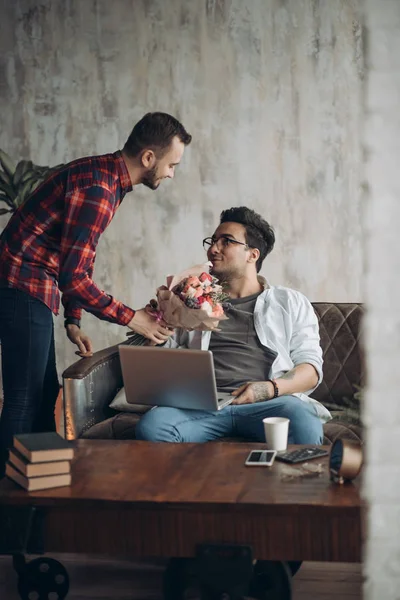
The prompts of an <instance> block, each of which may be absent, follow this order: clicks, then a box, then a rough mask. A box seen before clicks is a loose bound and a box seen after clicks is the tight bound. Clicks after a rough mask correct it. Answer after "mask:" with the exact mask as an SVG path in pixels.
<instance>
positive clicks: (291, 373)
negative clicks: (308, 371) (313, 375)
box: [279, 369, 296, 379]
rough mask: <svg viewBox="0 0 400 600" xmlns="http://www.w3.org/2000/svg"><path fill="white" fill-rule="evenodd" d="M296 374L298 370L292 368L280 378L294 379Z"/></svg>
mask: <svg viewBox="0 0 400 600" xmlns="http://www.w3.org/2000/svg"><path fill="white" fill-rule="evenodd" d="M295 375H296V371H295V370H294V369H292V370H291V371H286V373H284V374H283V375H281V376H280V378H279V379H294V378H295Z"/></svg>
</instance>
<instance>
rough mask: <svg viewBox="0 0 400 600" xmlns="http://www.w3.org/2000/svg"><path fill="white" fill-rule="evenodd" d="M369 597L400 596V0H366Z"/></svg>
mask: <svg viewBox="0 0 400 600" xmlns="http://www.w3.org/2000/svg"><path fill="white" fill-rule="evenodd" d="M365 5H366V27H367V40H368V43H367V49H368V54H367V61H368V70H367V72H368V76H367V85H366V89H365V113H366V120H365V129H364V131H365V137H364V141H365V157H366V163H365V167H366V168H365V180H366V186H365V190H366V191H365V197H364V202H365V204H366V206H367V221H366V230H365V243H366V263H367V277H366V297H367V299H368V316H367V320H366V343H367V350H368V367H369V389H368V393H367V397H366V402H365V415H364V421H365V424H366V427H367V448H366V453H367V461H366V462H367V464H366V469H365V485H364V492H365V496H366V498H367V500H368V502H369V506H370V509H369V518H368V543H367V548H366V555H365V577H366V583H365V598H366V600H381V599H384V600H397V599H398V598H400V561H399V558H400V537H399V523H400V467H399V446H398V444H399V439H400V402H399V389H400V370H399V359H400V312H399V305H400V283H399V273H400V241H399V223H400V180H399V164H400V113H399V102H400V2H399V1H398V0H386V1H385V2H383V3H376V1H375V0H366V2H365Z"/></svg>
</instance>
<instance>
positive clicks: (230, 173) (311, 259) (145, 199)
mask: <svg viewBox="0 0 400 600" xmlns="http://www.w3.org/2000/svg"><path fill="white" fill-rule="evenodd" d="M0 7H1V13H0V14H1V15H2V25H1V27H2V32H1V36H0V45H1V48H0V49H1V52H0V115H1V128H0V147H1V148H4V149H5V150H7V151H8V152H9V153H10V154H11V155H13V156H14V157H15V158H18V159H19V158H28V157H29V158H32V159H33V160H34V162H37V163H39V164H56V163H59V162H63V161H68V160H71V159H73V158H76V157H78V156H80V155H87V154H92V153H102V152H108V151H114V150H115V149H116V148H119V147H121V146H122V144H123V143H124V141H125V138H126V136H127V134H128V133H129V131H130V129H131V127H132V126H133V124H134V123H135V121H136V120H138V119H139V118H140V117H141V116H142V115H143V114H144V113H145V112H146V111H148V110H165V111H169V112H171V113H173V114H175V115H176V116H178V117H179V118H181V119H182V121H183V122H184V124H185V126H186V127H187V128H188V130H189V131H190V132H191V133H192V134H193V135H194V141H193V143H192V146H191V147H190V148H189V149H188V151H187V153H186V156H185V157H184V160H183V164H182V166H181V167H180V168H179V170H178V174H177V177H176V180H175V181H174V182H168V183H167V184H165V185H164V186H163V187H162V189H160V190H159V191H157V192H156V193H154V192H151V191H149V190H145V189H136V190H135V191H134V192H133V193H132V194H130V195H129V196H127V197H126V199H125V201H124V204H123V206H122V208H121V210H120V211H119V213H118V214H117V216H116V218H115V219H114V221H113V222H112V224H111V226H110V227H109V229H108V230H107V232H106V234H105V235H104V236H103V238H102V239H101V242H100V244H99V249H98V258H97V263H96V270H95V279H96V281H97V282H98V283H99V284H100V285H101V286H102V287H103V288H104V289H105V290H106V291H108V292H109V293H112V294H113V295H115V296H116V297H118V299H120V300H123V301H125V302H127V303H130V304H131V305H132V306H133V307H139V306H141V305H143V304H144V303H145V301H146V300H147V299H148V298H149V297H151V295H152V293H153V290H154V289H155V288H156V286H157V285H159V284H160V283H163V277H164V275H165V274H167V273H170V272H173V271H176V270H180V269H182V268H185V267H187V266H189V265H190V264H192V263H194V262H197V261H199V260H200V259H202V257H203V253H202V249H201V239H202V238H203V237H204V236H205V235H209V234H210V233H212V231H213V228H214V226H215V224H216V223H217V218H218V215H219V213H220V211H221V210H222V209H223V208H227V207H230V206H232V205H238V204H247V205H249V206H251V207H253V208H255V209H256V210H258V211H260V212H261V213H262V214H263V215H265V216H266V218H268V219H269V220H270V221H271V223H272V224H273V225H274V226H275V228H276V232H277V246H276V249H275V251H274V252H273V254H272V256H271V258H269V259H268V261H267V262H266V263H265V266H264V268H263V273H264V274H266V275H267V276H268V278H269V280H270V281H271V282H273V283H281V284H284V285H289V286H293V287H295V288H298V289H301V290H302V291H303V292H305V293H306V294H307V295H308V296H309V297H310V299H312V300H332V301H333V300H336V301H339V300H342V301H360V300H361V292H360V281H361V272H362V257H361V219H360V162H361V157H360V143H359V138H360V124H359V110H360V95H361V89H362V81H361V80H362V71H363V58H362V38H361V27H360V25H359V22H358V10H357V9H358V2H357V1H356V0H335V1H334V2H328V0H321V1H320V2H319V1H318V0H286V1H285V0H251V2H243V1H242V0H196V1H193V0H192V1H189V0H168V1H165V0H113V2H109V1H108V0H84V1H82V0H80V1H78V0H69V1H66V0H19V1H18V2H10V1H9V0H0ZM57 329H58V331H57V340H58V343H57V345H58V355H59V365H60V368H62V367H64V366H65V365H66V364H68V363H69V362H71V360H72V358H73V353H72V348H69V347H68V345H67V343H66V342H65V339H64V335H63V333H62V324H61V320H60V319H59V323H58V325H57ZM85 329H86V330H87V331H89V333H90V334H91V335H92V336H93V338H94V340H95V343H96V347H98V348H99V347H103V346H105V345H106V344H109V343H112V342H114V341H115V340H116V339H117V335H118V336H120V335H121V333H122V331H121V330H120V329H119V328H118V327H116V326H111V325H109V324H106V323H99V322H98V321H97V320H96V319H94V318H93V317H91V316H87V317H85Z"/></svg>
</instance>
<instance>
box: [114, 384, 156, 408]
mask: <svg viewBox="0 0 400 600" xmlns="http://www.w3.org/2000/svg"><path fill="white" fill-rule="evenodd" d="M110 408H112V409H113V410H118V411H121V412H132V413H140V414H144V413H146V412H147V411H149V410H150V409H151V406H149V405H148V404H129V402H128V401H127V399H126V393H125V388H124V387H122V388H121V389H120V390H119V391H118V392H117V394H116V396H115V397H114V398H113V401H112V402H111V404H110Z"/></svg>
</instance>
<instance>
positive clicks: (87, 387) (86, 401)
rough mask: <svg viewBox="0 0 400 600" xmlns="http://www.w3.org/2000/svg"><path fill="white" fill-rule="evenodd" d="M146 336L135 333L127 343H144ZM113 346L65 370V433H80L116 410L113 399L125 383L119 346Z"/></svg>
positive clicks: (69, 435) (70, 436) (72, 436)
mask: <svg viewBox="0 0 400 600" xmlns="http://www.w3.org/2000/svg"><path fill="white" fill-rule="evenodd" d="M143 342H144V339H143V338H142V337H141V336H138V335H133V336H131V338H130V339H129V340H127V341H126V342H122V343H123V344H124V345H125V344H127V345H142V344H143ZM120 345H121V344H117V345H115V346H110V347H109V348H105V349H103V350H100V351H99V352H95V353H94V354H93V356H92V357H90V358H81V359H80V360H78V361H77V362H75V363H74V364H73V365H71V366H70V367H68V368H67V369H66V370H65V371H64V373H63V374H62V378H63V391H64V429H65V437H66V439H68V440H74V439H76V438H79V437H81V436H82V435H83V434H84V433H85V431H87V430H88V429H90V427H92V426H93V425H96V424H97V423H100V422H101V421H104V420H105V419H107V418H108V417H109V416H111V415H113V414H115V413H114V411H113V410H112V409H110V408H109V405H110V402H111V401H112V400H113V398H114V397H115V395H116V393H117V392H118V390H120V389H121V387H122V386H123V381H122V373H121V364H120V360H119V352H118V347H119V346H120Z"/></svg>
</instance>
